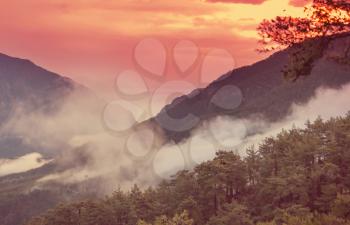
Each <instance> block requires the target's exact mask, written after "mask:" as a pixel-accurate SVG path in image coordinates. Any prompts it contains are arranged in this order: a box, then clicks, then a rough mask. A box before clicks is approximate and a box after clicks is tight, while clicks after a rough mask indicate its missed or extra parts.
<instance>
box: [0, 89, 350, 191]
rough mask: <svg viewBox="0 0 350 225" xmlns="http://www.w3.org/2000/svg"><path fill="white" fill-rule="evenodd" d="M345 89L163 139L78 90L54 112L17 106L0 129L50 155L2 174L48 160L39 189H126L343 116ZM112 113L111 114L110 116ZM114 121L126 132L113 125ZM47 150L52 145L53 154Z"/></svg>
mask: <svg viewBox="0 0 350 225" xmlns="http://www.w3.org/2000/svg"><path fill="white" fill-rule="evenodd" d="M349 94H350V85H347V86H344V87H343V88H341V89H339V90H332V89H326V88H320V89H318V90H317V92H316V94H315V96H314V97H313V98H312V99H310V101H309V102H308V103H307V104H303V105H297V104H294V105H293V106H292V107H291V109H290V114H289V115H288V116H287V117H286V118H285V119H284V120H282V121H279V122H276V123H268V122H266V121H265V120H264V118H263V117H261V116H260V117H259V116H257V117H256V118H249V119H248V118H247V119H238V118H234V117H228V116H220V117H216V118H213V119H211V120H209V121H206V122H204V123H202V125H200V126H199V127H197V128H196V129H195V130H193V131H192V135H191V138H189V139H187V140H186V141H184V142H182V143H180V144H174V143H167V144H165V145H162V143H163V141H164V140H163V137H162V135H161V133H155V132H154V129H153V127H150V126H148V125H147V124H146V125H143V126H141V127H138V128H137V129H135V128H133V127H131V128H130V129H126V128H127V127H128V124H133V123H135V122H136V121H138V120H137V119H136V118H135V114H129V115H125V114H123V112H124V113H128V110H125V109H124V110H116V111H113V110H112V111H108V109H106V107H105V104H96V102H95V101H91V102H90V101H89V100H87V99H85V98H84V96H82V95H81V94H80V93H75V94H73V95H72V96H71V97H70V98H68V99H67V100H66V102H65V104H64V105H63V106H62V107H61V108H60V110H57V111H56V112H55V113H54V114H50V115H47V114H45V113H31V114H28V113H23V112H24V110H23V109H21V108H19V109H18V110H17V113H15V115H14V116H13V117H12V118H11V119H10V120H9V121H8V122H7V123H6V125H5V126H4V128H3V129H2V130H1V132H3V133H5V132H7V133H12V134H16V135H19V136H21V137H23V138H24V139H25V142H26V143H27V144H30V145H34V146H37V147H38V149H47V150H48V152H50V154H49V156H50V157H51V158H52V161H49V159H47V160H46V159H41V158H42V156H41V154H45V151H44V153H32V154H29V155H25V156H23V157H20V158H18V159H12V160H2V161H0V176H3V175H7V174H11V173H18V172H23V171H27V170H29V169H33V168H38V167H40V166H42V165H44V164H46V163H49V162H50V163H55V164H57V165H58V168H60V170H57V171H56V172H54V173H52V174H49V175H47V176H45V177H43V178H41V179H39V180H37V182H36V185H37V187H41V188H44V187H45V184H46V183H50V182H58V183H61V184H71V183H77V182H83V181H87V180H90V179H96V178H99V179H101V182H103V184H102V185H101V186H103V190H100V191H101V193H110V192H111V191H113V190H115V189H116V188H117V187H121V188H122V189H128V188H130V187H131V186H132V185H133V184H135V183H137V184H139V185H140V186H141V187H147V186H149V185H154V184H156V183H157V182H159V180H160V179H162V178H165V179H166V178H169V177H170V176H171V175H172V174H174V173H176V171H178V170H182V169H191V168H193V167H194V166H195V165H197V164H199V163H201V162H204V161H206V160H210V159H212V158H214V157H215V152H216V151H217V150H232V151H236V152H237V153H238V154H240V155H242V156H244V155H245V149H246V148H247V147H249V146H251V145H258V144H259V143H260V142H261V141H262V140H264V138H266V137H270V136H274V135H276V134H277V133H279V132H280V131H281V130H282V129H289V128H292V127H293V126H295V127H299V128H303V127H304V124H305V122H306V121H307V120H311V121H313V120H315V119H316V118H317V117H318V116H321V117H322V118H323V119H328V118H330V117H334V116H341V115H345V114H346V113H347V112H348V111H349V109H350V101H349V100H348V96H349ZM77 102H79V104H77ZM106 111H108V112H107V114H108V116H107V117H106ZM111 112H118V113H115V114H111ZM111 116H115V117H114V118H113V119H111V118H110V117H111ZM106 118H107V119H106ZM111 123H112V124H111ZM114 123H116V124H114ZM119 123H123V124H122V126H120V124H119ZM125 123H126V124H125ZM116 126H118V127H122V128H123V129H124V130H123V131H120V130H116V129H117V128H116ZM111 128H114V130H113V129H111ZM49 149H54V150H52V151H53V153H52V151H49Z"/></svg>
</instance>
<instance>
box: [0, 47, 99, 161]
mask: <svg viewBox="0 0 350 225" xmlns="http://www.w3.org/2000/svg"><path fill="white" fill-rule="evenodd" d="M77 90H79V91H81V92H84V93H86V94H88V95H90V96H93V94H92V93H89V92H90V91H89V90H88V89H86V88H84V87H83V86H80V85H78V84H76V83H74V82H73V81H72V80H71V79H69V78H66V77H62V76H60V75H58V74H55V73H52V72H49V71H47V70H45V69H43V68H41V67H39V66H36V65H35V64H33V63H32V62H30V61H28V60H24V59H18V58H13V57H10V56H7V55H4V54H0V131H1V136H0V158H3V157H5V158H8V157H10V158H11V157H17V156H20V155H23V154H25V153H29V152H33V151H40V149H39V150H38V149H34V148H33V146H28V145H25V144H24V142H23V140H22V138H20V137H17V136H16V135H12V134H8V133H6V132H3V131H2V126H3V125H4V124H5V123H6V122H7V121H8V120H9V119H11V118H13V116H14V115H15V114H16V113H18V112H19V111H20V112H21V113H22V114H26V113H33V112H40V113H44V114H48V115H49V114H50V113H55V111H56V110H57V109H58V108H59V107H60V106H61V105H62V104H63V102H64V100H65V99H66V98H67V97H68V96H69V95H70V94H71V93H73V91H77ZM33 132H35V129H34V128H33Z"/></svg>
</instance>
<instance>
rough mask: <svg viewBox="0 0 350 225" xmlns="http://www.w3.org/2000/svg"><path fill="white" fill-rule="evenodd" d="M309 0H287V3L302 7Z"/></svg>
mask: <svg viewBox="0 0 350 225" xmlns="http://www.w3.org/2000/svg"><path fill="white" fill-rule="evenodd" d="M310 2H311V0H289V5H291V6H295V7H304V6H306V5H307V4H309V3H310Z"/></svg>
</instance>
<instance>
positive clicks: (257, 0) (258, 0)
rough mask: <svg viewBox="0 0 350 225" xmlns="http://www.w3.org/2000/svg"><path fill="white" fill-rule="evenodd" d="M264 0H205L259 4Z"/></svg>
mask: <svg viewBox="0 0 350 225" xmlns="http://www.w3.org/2000/svg"><path fill="white" fill-rule="evenodd" d="M265 1H266V0H207V2H214V3H216V2H221V3H241V4H253V5H260V4H262V3H264V2H265Z"/></svg>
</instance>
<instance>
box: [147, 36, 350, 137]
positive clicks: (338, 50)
mask: <svg viewBox="0 0 350 225" xmlns="http://www.w3.org/2000/svg"><path fill="white" fill-rule="evenodd" d="M288 52H289V50H285V51H281V52H278V53H276V54H274V55H272V56H271V57H269V58H268V59H266V60H263V61H261V62H258V63H256V64H254V65H252V66H247V67H243V68H239V69H237V70H233V71H232V72H229V73H228V74H226V75H224V76H222V77H221V78H219V79H218V80H216V81H214V82H213V83H211V84H210V85H209V86H208V87H206V88H204V89H199V90H195V91H193V92H192V93H191V94H189V95H188V96H182V97H179V98H177V99H175V100H174V101H173V102H172V103H171V104H169V105H167V106H166V107H165V108H164V109H163V110H162V111H161V112H160V113H159V114H158V115H157V116H156V117H155V118H153V119H152V123H155V124H157V125H158V126H160V127H162V128H163V130H164V132H165V135H166V136H167V138H168V140H173V141H175V142H180V141H182V140H184V139H186V138H187V137H189V136H190V133H191V130H192V129H193V128H195V127H196V126H198V125H199V124H200V123H201V122H202V121H204V120H206V119H210V118H212V117H214V116H218V115H232V116H234V117H237V118H249V117H251V116H257V115H259V116H262V117H263V118H265V119H266V120H267V121H270V122H275V121H278V120H280V119H283V118H284V117H285V116H286V115H288V113H289V110H290V107H291V105H292V104H293V103H305V102H307V101H308V100H309V99H310V98H311V97H312V96H313V95H314V94H315V91H316V89H317V88H319V87H330V88H338V87H340V86H341V85H344V84H346V83H348V82H350V72H349V71H350V66H349V62H350V34H347V35H345V36H343V37H339V38H336V39H335V40H333V41H331V43H330V44H329V46H328V48H327V49H326V51H325V53H324V56H323V57H322V58H321V59H319V60H318V61H317V62H315V64H314V67H313V70H312V72H311V74H310V75H309V76H307V77H302V78H300V79H299V80H297V81H296V82H288V81H286V80H284V78H283V74H282V70H283V67H284V65H286V64H287V62H288ZM340 59H341V60H340ZM340 61H341V62H340ZM232 85H234V86H236V87H237V88H236V89H235V88H232ZM225 89H226V90H225ZM227 90H228V91H227ZM229 90H231V91H229ZM238 99H240V100H241V102H240V104H239V106H238V107H230V105H231V106H235V105H236V102H235V101H238ZM217 103H219V104H217ZM220 106H229V107H220ZM227 108H229V109H227ZM188 115H191V116H188ZM186 116H187V119H181V118H185V117H186ZM188 124H191V125H193V126H191V128H190V129H187V127H188ZM181 128H183V129H181Z"/></svg>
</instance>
